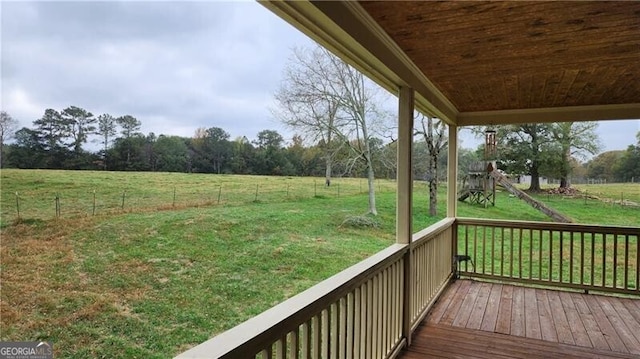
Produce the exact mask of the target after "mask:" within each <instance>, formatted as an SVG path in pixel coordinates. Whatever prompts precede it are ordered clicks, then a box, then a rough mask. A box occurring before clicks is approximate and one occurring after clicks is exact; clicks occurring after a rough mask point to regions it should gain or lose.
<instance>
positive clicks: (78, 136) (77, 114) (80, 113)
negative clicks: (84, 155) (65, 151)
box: [60, 106, 96, 155]
mask: <svg viewBox="0 0 640 359" xmlns="http://www.w3.org/2000/svg"><path fill="white" fill-rule="evenodd" d="M60 117H61V120H62V123H63V125H64V128H65V132H66V133H65V135H67V136H69V137H71V147H73V152H74V153H75V154H76V155H79V154H80V153H81V152H82V145H83V144H84V143H86V142H87V136H88V135H90V134H92V133H94V132H95V130H96V127H95V126H94V124H95V122H96V118H94V117H93V114H92V113H91V112H89V111H87V110H85V109H83V108H80V107H76V106H70V107H67V108H65V109H64V110H62V112H61V113H60Z"/></svg>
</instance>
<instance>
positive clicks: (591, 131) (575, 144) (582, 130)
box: [551, 122, 600, 188]
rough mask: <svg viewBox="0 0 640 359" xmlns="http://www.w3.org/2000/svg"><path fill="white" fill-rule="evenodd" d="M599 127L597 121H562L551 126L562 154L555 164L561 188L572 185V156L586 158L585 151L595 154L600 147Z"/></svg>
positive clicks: (552, 136) (552, 135) (552, 133)
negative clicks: (597, 129)
mask: <svg viewBox="0 0 640 359" xmlns="http://www.w3.org/2000/svg"><path fill="white" fill-rule="evenodd" d="M597 127H598V123H597V122H560V123H554V124H553V125H552V126H551V138H552V139H553V140H554V142H555V146H556V147H557V148H558V149H559V154H560V155H559V156H558V157H557V161H556V163H557V165H556V166H555V170H556V172H557V174H558V177H560V188H569V187H570V186H571V178H570V175H571V169H572V166H571V159H572V157H574V156H578V157H582V158H584V155H585V153H590V154H595V153H596V152H598V150H599V149H600V140H599V138H598V134H597V133H596V128H597Z"/></svg>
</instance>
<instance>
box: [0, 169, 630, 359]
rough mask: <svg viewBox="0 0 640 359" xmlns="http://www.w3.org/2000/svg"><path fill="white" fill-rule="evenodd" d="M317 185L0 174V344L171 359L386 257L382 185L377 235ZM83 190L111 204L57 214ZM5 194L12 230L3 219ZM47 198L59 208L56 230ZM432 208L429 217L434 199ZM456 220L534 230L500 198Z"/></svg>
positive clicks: (575, 211) (388, 229) (530, 214)
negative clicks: (376, 256)
mask: <svg viewBox="0 0 640 359" xmlns="http://www.w3.org/2000/svg"><path fill="white" fill-rule="evenodd" d="M314 183H315V186H314ZM322 183H323V181H322V179H320V178H316V179H314V178H286V177H281V178H278V177H259V176H218V175H189V174H167V173H131V174H129V173H104V172H70V171H69V172H64V171H10V170H3V171H2V228H1V229H0V230H1V233H0V235H1V237H2V242H1V245H0V250H1V256H2V260H1V261H0V276H1V278H0V279H1V281H2V291H1V293H0V298H1V302H0V310H1V312H0V314H1V315H0V320H1V326H0V328H1V334H0V337H1V338H0V339H1V340H38V339H46V340H51V341H53V342H54V347H55V354H56V357H65V358H67V357H70V358H86V357H110V358H130V357H143V358H153V357H158V358H162V357H171V356H173V355H175V354H177V353H179V352H181V351H183V350H185V349H187V348H189V347H191V346H193V345H195V344H197V343H200V342H202V341H204V340H206V339H207V338H209V337H211V336H212V335H214V334H215V333H219V332H221V331H223V330H225V329H227V328H230V327H232V326H234V325H236V324H238V323H240V322H242V321H244V320H246V319H247V318H249V317H251V316H253V315H255V314H258V313H260V312H261V311H263V310H265V309H267V308H269V307H271V306H272V305H274V304H276V303H278V302H281V301H282V300H284V299H285V298H288V297H290V296H292V295H294V294H296V293H298V292H300V291H302V290H304V289H306V288H308V287H310V286H312V285H313V284H315V283H317V282H319V281H320V280H322V279H325V278H327V277H329V276H331V275H333V274H335V273H337V272H339V271H340V270H342V269H344V268H346V267H348V266H350V265H352V264H355V263H357V262H358V261H360V260H362V259H363V258H366V257H368V256H370V255H371V254H373V253H375V252H377V251H379V250H380V249H382V248H385V247H386V246H388V245H389V244H391V243H393V241H394V232H395V190H394V188H395V184H394V182H392V181H380V184H378V185H377V187H378V186H379V187H378V188H379V191H378V192H379V193H378V196H377V203H378V211H379V216H378V218H377V219H376V220H377V221H378V222H379V224H380V226H379V227H378V228H350V227H347V226H343V225H342V223H343V221H344V220H345V218H347V217H348V216H353V215H361V214H363V213H364V212H365V211H366V208H367V196H366V194H365V192H364V191H365V190H366V182H365V181H363V180H359V179H337V180H335V181H334V184H333V185H332V186H331V187H330V188H328V189H327V188H325V187H323V186H322V185H321V184H322ZM220 185H222V188H223V199H222V200H221V202H220V204H218V202H217V193H216V191H218V190H219V188H220ZM256 185H258V197H259V198H258V201H255V187H256ZM360 186H362V187H360ZM174 187H175V188H176V193H177V195H176V197H177V200H176V202H177V203H176V205H175V207H174V205H173V188H174ZM287 187H288V189H289V193H288V195H287ZM123 188H126V190H127V196H128V197H126V198H125V201H127V199H130V200H131V203H136V202H135V201H136V200H137V201H138V202H137V203H140V204H141V205H139V206H134V205H133V204H131V205H130V206H129V207H126V208H125V210H122V209H121V208H118V200H120V201H121V197H120V198H119V197H118V196H121V191H122V189H123ZM338 188H339V189H338ZM94 189H95V190H96V193H98V194H102V196H103V198H107V197H108V198H113V199H110V200H109V201H107V200H106V199H103V200H102V201H103V202H101V203H102V205H103V206H99V207H98V208H100V210H99V213H98V215H96V216H93V215H92V213H91V209H92V204H91V202H92V200H87V201H85V200H82V201H81V200H79V199H78V200H76V202H77V203H81V204H82V205H81V206H78V208H84V209H83V210H78V211H75V212H73V211H70V210H69V212H67V209H70V208H74V207H72V206H71V203H74V202H73V201H70V198H72V194H73V193H77V194H80V195H83V196H85V197H86V195H88V194H92V193H93V190H94ZM226 189H229V190H228V191H226ZM231 189H235V190H236V191H237V192H234V191H232V190H231ZM16 191H18V192H19V195H20V196H21V200H22V205H23V208H22V212H21V217H22V218H23V220H22V221H21V222H16V221H15V220H16V217H13V216H15V199H16V198H15V192H16ZM338 191H340V193H338ZM56 192H58V193H60V197H61V198H65V199H66V200H64V201H61V202H62V205H63V207H62V217H61V218H60V219H58V220H55V219H52V218H54V215H55V212H54V209H53V208H54V207H53V204H54V203H53V197H55V193H56ZM225 193H227V196H225ZM426 193H427V191H426V187H425V185H424V184H420V183H419V184H416V187H415V194H414V200H415V209H414V229H415V230H416V231H417V230H418V229H422V228H424V227H426V226H428V225H430V224H432V223H435V222H436V221H437V220H439V219H440V218H441V217H439V218H431V217H428V216H427V215H426V213H427V196H426ZM207 194H210V195H207ZM232 194H233V196H232ZM145 196H146V197H145ZM39 197H42V198H43V199H42V201H41V202H37V201H35V200H32V201H31V202H29V200H27V199H28V198H39ZM440 199H441V201H440V203H439V206H440V209H439V213H441V214H442V213H444V211H445V207H446V203H445V201H444V199H445V197H444V190H442V191H441V193H440ZM543 200H544V199H543ZM27 203H29V204H27ZM108 203H115V205H113V206H112V208H111V207H109V206H107V204H108ZM127 203H129V202H125V205H126V204H127ZM571 203H574V202H570V201H566V202H561V203H559V205H560V204H562V205H565V206H566V207H563V208H562V210H565V211H567V212H566V213H567V214H568V215H570V216H571V217H573V218H574V219H576V220H578V221H589V222H594V223H607V222H606V221H612V222H610V223H617V224H625V222H627V223H626V224H632V225H635V226H638V225H640V223H639V222H640V215H639V214H640V211H639V210H637V209H636V210H635V211H634V210H633V209H631V208H627V209H626V210H625V211H622V210H623V209H622V208H621V209H620V210H621V211H617V212H615V213H614V214H610V212H611V208H608V207H606V206H598V205H595V204H593V205H591V204H587V205H586V206H585V205H584V204H583V203H582V202H575V203H574V204H573V205H571ZM87 206H88V208H89V209H87ZM458 214H459V215H460V216H466V217H489V218H505V219H509V218H511V219H521V220H546V219H545V218H544V216H543V215H542V214H540V213H539V212H537V211H535V210H533V209H532V208H530V207H528V206H527V205H526V204H524V203H523V202H521V201H519V200H518V199H516V198H511V197H509V196H508V195H507V194H506V193H502V192H500V193H499V194H498V198H497V203H496V206H495V207H490V208H487V209H485V208H482V207H478V206H472V205H469V204H467V203H458Z"/></svg>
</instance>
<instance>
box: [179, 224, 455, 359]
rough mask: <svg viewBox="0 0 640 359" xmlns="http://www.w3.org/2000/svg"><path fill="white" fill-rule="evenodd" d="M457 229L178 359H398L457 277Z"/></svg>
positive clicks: (423, 239)
mask: <svg viewBox="0 0 640 359" xmlns="http://www.w3.org/2000/svg"><path fill="white" fill-rule="evenodd" d="M454 222H455V220H454V219H445V220H442V221H440V222H438V223H436V224H435V225H433V226H431V227H429V228H427V229H425V230H423V231H421V232H419V233H417V234H415V235H414V236H413V242H412V243H411V244H409V245H401V244H394V245H392V246H390V247H388V248H386V249H384V250H382V251H380V252H379V253H377V254H375V255H374V256H372V257H370V258H367V259H365V260H364V261H362V262H360V263H358V264H356V265H354V266H352V267H350V268H348V269H346V270H344V271H342V272H340V273H338V274H336V275H334V276H333V277H331V278H329V279H327V280H325V281H323V282H321V283H319V284H317V285H315V286H313V287H311V288H309V289H308V290H306V291H304V292H302V293H300V294H298V295H296V296H294V297H292V298H291V299H289V300H287V301H285V302H283V303H281V304H279V305H277V306H275V307H273V308H271V309H269V310H267V311H265V312H263V313H262V314H260V315H258V316H256V317H253V318H251V319H249V320H247V321H246V322H244V323H242V324H240V325H238V326H236V327H235V328H232V329H230V330H228V331H226V332H224V333H222V334H220V335H218V336H216V337H214V338H212V339H210V340H208V341H206V342H204V343H202V344H200V345H198V346H196V347H194V348H192V349H190V350H188V351H186V352H184V353H182V354H179V355H178V356H177V358H181V359H186V358H243V359H245V358H262V359H268V358H269V359H270V358H279V359H284V358H367V359H369V358H380V359H386V358H393V357H395V356H397V354H398V353H399V352H400V349H402V347H403V346H404V345H405V344H406V343H407V342H408V341H409V340H410V336H411V333H412V332H413V330H414V329H415V327H416V326H417V325H418V324H419V322H420V321H421V320H422V318H424V316H425V315H426V313H427V311H428V309H429V308H430V306H431V305H432V304H433V302H435V299H436V298H437V296H438V294H439V293H440V292H441V291H442V290H443V289H444V287H445V286H446V284H447V283H448V281H449V279H450V278H451V276H452V268H453V267H452V253H453V252H452V251H453V250H454V249H453V248H454V246H453V245H452V240H451V239H452V238H453V232H452V231H453V230H454V228H453V223H454Z"/></svg>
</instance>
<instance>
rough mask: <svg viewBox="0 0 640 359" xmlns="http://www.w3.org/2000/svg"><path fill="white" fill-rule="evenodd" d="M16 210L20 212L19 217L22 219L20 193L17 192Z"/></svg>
mask: <svg viewBox="0 0 640 359" xmlns="http://www.w3.org/2000/svg"><path fill="white" fill-rule="evenodd" d="M16 212H17V213H18V219H20V195H18V192H16Z"/></svg>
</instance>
